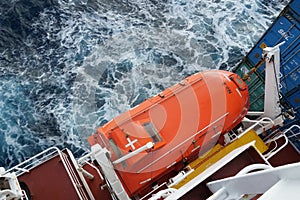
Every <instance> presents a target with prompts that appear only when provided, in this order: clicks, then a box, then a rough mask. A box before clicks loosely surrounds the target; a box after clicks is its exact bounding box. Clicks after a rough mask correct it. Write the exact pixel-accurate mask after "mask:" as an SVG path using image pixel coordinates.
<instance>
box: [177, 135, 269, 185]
mask: <svg viewBox="0 0 300 200" xmlns="http://www.w3.org/2000/svg"><path fill="white" fill-rule="evenodd" d="M252 141H255V144H254V146H255V148H256V149H257V151H258V152H260V153H264V152H265V151H267V150H268V147H267V146H266V145H265V143H264V142H263V141H262V140H261V138H260V137H259V136H258V135H257V134H256V132H255V131H253V130H251V131H249V132H247V133H246V134H245V135H243V136H242V137H241V138H239V139H236V140H235V141H233V142H232V143H230V144H228V145H226V146H222V145H220V144H217V145H216V146H215V147H214V148H213V149H211V150H210V151H209V152H207V153H206V154H204V155H202V156H200V157H199V158H198V159H197V160H195V161H193V162H192V163H190V165H189V167H190V168H191V169H193V170H194V171H193V172H192V173H190V174H189V175H188V176H187V177H186V178H185V179H183V180H182V181H181V182H179V183H178V184H176V185H174V186H172V187H173V188H176V189H179V188H180V187H182V186H183V185H185V184H186V183H188V182H189V181H190V180H192V179H193V178H195V177H196V176H198V175H199V174H201V173H202V172H204V171H205V170H206V169H208V168H209V167H210V166H211V165H213V164H215V163H216V162H217V161H219V160H220V159H222V158H223V157H224V156H226V155H227V154H229V153H230V152H231V151H233V150H235V149H237V148H239V147H241V146H243V145H246V144H248V143H250V142H252Z"/></svg>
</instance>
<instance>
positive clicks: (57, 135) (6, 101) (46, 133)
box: [0, 0, 288, 168]
mask: <svg viewBox="0 0 300 200" xmlns="http://www.w3.org/2000/svg"><path fill="white" fill-rule="evenodd" d="M287 3H288V1H287V0H194V1H192V0H190V1H189V0H136V1H134V0H133V1H126V0H94V1H93V0H0V147H1V148H0V166H4V167H6V168H8V167H12V166H14V165H16V164H17V163H19V162H21V161H23V160H25V159H27V158H28V157H30V156H32V155H34V154H36V153H38V152H40V151H42V150H44V149H46V148H48V147H51V146H57V147H59V148H64V147H67V148H69V149H71V150H72V151H73V152H75V155H76V156H80V155H82V154H84V153H85V152H86V151H88V150H89V145H88V143H87V141H86V139H87V137H88V136H89V135H91V134H92V133H93V132H94V131H95V129H96V128H97V127H98V126H100V125H103V124H104V123H105V122H107V121H108V120H110V119H111V118H113V117H114V116H116V115H118V114H120V113H122V112H124V111H126V110H128V109H130V108H131V107H134V106H135V105H137V104H139V103H141V102H142V101H144V100H145V99H147V98H148V97H150V96H152V95H155V94H157V93H159V92H160V91H161V90H163V89H164V88H166V87H168V86H171V85H172V84H174V83H176V82H178V81H180V80H181V79H183V78H184V77H185V76H187V75H190V74H192V73H194V72H197V71H202V70H207V69H216V68H222V69H227V68H230V67H232V66H234V65H235V64H236V63H237V62H238V61H239V60H240V59H242V57H243V55H245V54H246V53H247V52H248V51H249V50H250V48H251V47H252V46H253V45H254V44H255V42H256V41H257V40H258V39H259V38H260V36H261V35H262V34H263V33H264V31H265V30H266V29H267V27H268V26H269V25H270V24H271V23H272V20H274V19H275V17H276V16H277V15H278V14H279V12H280V11H281V9H283V8H284V6H285V5H286V4H287Z"/></svg>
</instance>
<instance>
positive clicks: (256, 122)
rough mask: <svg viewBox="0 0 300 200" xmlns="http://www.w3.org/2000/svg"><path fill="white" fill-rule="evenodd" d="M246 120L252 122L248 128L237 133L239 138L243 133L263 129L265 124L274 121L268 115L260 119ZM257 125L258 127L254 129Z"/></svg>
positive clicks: (271, 123) (270, 123)
mask: <svg viewBox="0 0 300 200" xmlns="http://www.w3.org/2000/svg"><path fill="white" fill-rule="evenodd" d="M248 122H253V123H254V124H252V125H251V126H250V127H249V128H247V129H246V130H244V131H243V132H242V133H241V134H239V135H238V138H241V137H242V136H243V135H245V134H246V133H248V132H249V131H250V130H255V131H256V132H260V131H265V130H266V125H272V126H273V125H274V124H275V123H274V121H273V120H272V119H271V118H269V117H263V118H261V119H260V120H249V121H248ZM257 126H259V127H260V128H259V129H255V128H256V127H257Z"/></svg>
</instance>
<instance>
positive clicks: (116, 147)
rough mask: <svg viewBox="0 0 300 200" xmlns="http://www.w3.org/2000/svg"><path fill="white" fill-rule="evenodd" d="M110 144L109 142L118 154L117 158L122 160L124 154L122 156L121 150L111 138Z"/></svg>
mask: <svg viewBox="0 0 300 200" xmlns="http://www.w3.org/2000/svg"><path fill="white" fill-rule="evenodd" d="M108 142H109V144H110V146H111V148H112V150H113V151H114V153H115V154H116V156H117V158H121V157H122V156H123V154H122V152H121V150H120V149H119V147H118V146H117V144H116V142H115V141H114V140H113V139H112V138H110V139H109V140H108Z"/></svg>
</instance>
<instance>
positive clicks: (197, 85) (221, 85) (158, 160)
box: [89, 70, 249, 197]
mask: <svg viewBox="0 0 300 200" xmlns="http://www.w3.org/2000/svg"><path fill="white" fill-rule="evenodd" d="M248 108H249V94H248V88H247V85H246V84H245V83H244V82H243V81H242V80H241V78H240V77H239V76H238V75H236V74H234V73H231V72H227V71H221V70H212V71H207V72H202V73H197V74H194V75H192V76H190V77H187V78H186V79H184V80H183V81H181V82H180V83H178V84H176V85H174V86H172V87H170V88H168V89H166V90H165V91H163V92H162V93H160V94H158V95H156V96H154V97H152V98H149V99H148V100H146V101H145V102H143V103H141V104H140V105H138V106H136V107H135V108H133V109H131V110H129V111H127V112H125V113H123V114H121V115H120V116H117V117H116V118H114V119H113V120H111V121H110V122H108V123H107V124H105V125H104V126H102V127H99V128H98V129H97V131H96V133H95V134H93V135H92V136H90V137H89V143H90V144H91V145H94V144H96V143H99V144H100V145H101V146H102V147H103V148H107V149H108V150H109V151H110V152H111V155H110V156H111V160H112V162H114V161H116V160H118V159H119V158H121V157H122V156H125V155H127V154H129V153H131V152H134V151H136V150H137V149H139V148H141V147H143V146H144V145H146V144H147V143H148V142H153V143H154V147H153V148H152V149H150V150H147V151H143V152H141V153H138V154H137V155H135V156H133V157H131V158H129V159H127V160H125V161H122V162H121V163H118V164H115V169H116V171H117V173H118V175H119V177H120V180H121V181H122V183H123V185H124V188H125V189H126V190H127V192H128V194H129V196H131V197H133V196H142V195H144V194H145V193H147V188H151V187H153V186H154V185H156V184H160V182H162V181H165V179H166V178H163V177H166V175H167V174H172V173H173V172H177V171H179V170H181V169H182V168H184V167H185V166H186V165H187V164H188V163H189V162H191V161H193V160H194V159H196V158H198V157H199V156H200V155H202V154H204V153H205V152H207V151H208V150H209V149H211V148H212V147H213V146H215V145H216V144H217V143H219V142H220V141H221V139H220V138H222V135H223V134H224V133H226V132H228V131H230V130H231V129H232V128H233V127H235V126H236V125H238V124H239V123H240V122H241V120H242V118H243V117H244V116H245V115H246V113H247V111H248Z"/></svg>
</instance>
